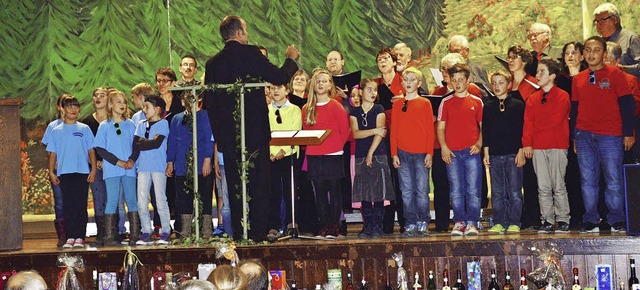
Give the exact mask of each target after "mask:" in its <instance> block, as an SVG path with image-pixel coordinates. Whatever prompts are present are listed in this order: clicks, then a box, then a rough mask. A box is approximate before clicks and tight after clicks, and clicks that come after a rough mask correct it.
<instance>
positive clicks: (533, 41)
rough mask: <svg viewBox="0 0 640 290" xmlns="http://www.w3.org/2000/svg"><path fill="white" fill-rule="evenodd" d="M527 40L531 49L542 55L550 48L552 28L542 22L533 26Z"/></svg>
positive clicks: (528, 32)
mask: <svg viewBox="0 0 640 290" xmlns="http://www.w3.org/2000/svg"><path fill="white" fill-rule="evenodd" d="M527 39H528V40H529V44H530V45H531V48H533V50H534V51H535V52H538V53H540V52H542V51H543V50H544V49H545V48H546V47H547V46H549V41H550V39H551V28H549V25H546V24H544V23H540V22H536V23H534V24H531V26H530V27H529V31H527Z"/></svg>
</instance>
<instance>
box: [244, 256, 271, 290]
mask: <svg viewBox="0 0 640 290" xmlns="http://www.w3.org/2000/svg"><path fill="white" fill-rule="evenodd" d="M238 268H239V269H240V272H242V273H244V275H245V276H246V277H247V288H249V289H251V290H267V289H268V288H269V273H268V272H267V269H265V267H264V266H262V265H261V264H260V263H258V262H254V261H245V262H243V263H242V264H240V266H239V267H238Z"/></svg>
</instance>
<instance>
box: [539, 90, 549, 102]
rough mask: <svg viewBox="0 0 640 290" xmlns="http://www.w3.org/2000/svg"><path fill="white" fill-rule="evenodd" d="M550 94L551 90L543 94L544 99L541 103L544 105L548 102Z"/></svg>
mask: <svg viewBox="0 0 640 290" xmlns="http://www.w3.org/2000/svg"><path fill="white" fill-rule="evenodd" d="M548 95H549V92H546V93H543V94H542V100H540V103H542V104H543V105H544V104H546V103H547V96H548Z"/></svg>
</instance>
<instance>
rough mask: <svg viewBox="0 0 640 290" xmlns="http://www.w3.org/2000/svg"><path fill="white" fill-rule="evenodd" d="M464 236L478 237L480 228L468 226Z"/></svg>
mask: <svg viewBox="0 0 640 290" xmlns="http://www.w3.org/2000/svg"><path fill="white" fill-rule="evenodd" d="M464 235H465V236H477V235H478V228H476V226H474V225H472V224H468V225H467V228H466V229H465V231H464Z"/></svg>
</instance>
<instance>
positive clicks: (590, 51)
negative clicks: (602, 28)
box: [583, 36, 607, 70]
mask: <svg viewBox="0 0 640 290" xmlns="http://www.w3.org/2000/svg"><path fill="white" fill-rule="evenodd" d="M606 53H607V42H606V41H605V40H604V38H602V37H600V36H591V37H589V38H587V40H586V41H585V42H584V54H583V55H584V59H585V61H587V64H588V65H589V68H590V69H591V70H598V69H600V68H602V66H603V65H604V63H603V61H604V57H605V55H606Z"/></svg>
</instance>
